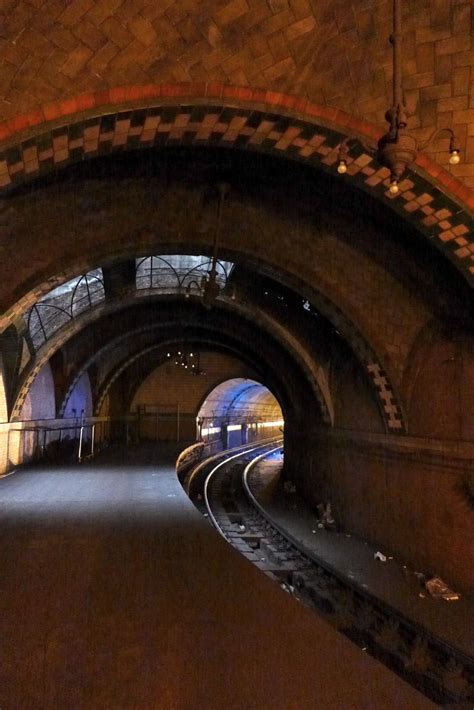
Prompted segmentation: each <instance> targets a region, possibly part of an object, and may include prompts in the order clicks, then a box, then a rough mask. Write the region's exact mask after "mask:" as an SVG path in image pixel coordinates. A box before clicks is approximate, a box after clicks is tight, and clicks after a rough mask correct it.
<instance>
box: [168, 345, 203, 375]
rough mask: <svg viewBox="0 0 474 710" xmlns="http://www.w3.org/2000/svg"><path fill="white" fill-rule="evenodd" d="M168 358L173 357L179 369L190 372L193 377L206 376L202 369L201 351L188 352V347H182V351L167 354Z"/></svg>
mask: <svg viewBox="0 0 474 710" xmlns="http://www.w3.org/2000/svg"><path fill="white" fill-rule="evenodd" d="M167 356H168V357H170V356H171V357H173V362H174V364H175V365H177V366H178V367H182V368H183V369H184V370H189V372H190V374H192V375H205V374H206V373H205V371H204V370H202V369H201V355H200V352H199V351H196V350H194V349H193V351H192V352H188V349H187V347H183V346H181V349H180V350H177V351H175V352H174V353H173V352H170V353H167Z"/></svg>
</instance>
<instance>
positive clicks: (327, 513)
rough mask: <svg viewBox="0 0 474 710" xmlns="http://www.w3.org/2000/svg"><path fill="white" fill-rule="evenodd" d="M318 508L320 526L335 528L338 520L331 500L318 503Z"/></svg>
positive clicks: (327, 528) (328, 528) (329, 528)
mask: <svg viewBox="0 0 474 710" xmlns="http://www.w3.org/2000/svg"><path fill="white" fill-rule="evenodd" d="M316 510H317V511H318V528H320V529H322V528H324V529H326V530H335V529H336V521H335V520H334V517H333V514H332V509H331V503H330V501H328V502H327V503H318V505H317V506H316Z"/></svg>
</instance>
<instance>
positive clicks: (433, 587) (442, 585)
mask: <svg viewBox="0 0 474 710" xmlns="http://www.w3.org/2000/svg"><path fill="white" fill-rule="evenodd" d="M425 588H426V589H427V590H428V592H429V593H430V594H431V596H432V597H433V598H434V599H444V600H445V601H447V602H454V601H457V600H458V599H459V598H460V596H461V595H460V594H458V593H457V592H454V591H453V590H452V589H450V588H449V587H448V585H447V584H446V582H443V580H442V579H441V577H431V579H428V580H427V581H426V582H425Z"/></svg>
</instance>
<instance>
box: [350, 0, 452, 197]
mask: <svg viewBox="0 0 474 710" xmlns="http://www.w3.org/2000/svg"><path fill="white" fill-rule="evenodd" d="M390 42H391V44H392V46H393V105H392V107H391V108H389V109H388V110H387V111H386V113H385V119H386V121H387V122H388V124H389V128H388V130H387V132H386V133H385V134H384V135H383V136H382V137H381V138H380V139H379V141H378V143H377V144H376V145H371V144H370V143H367V142H365V141H364V140H363V139H362V138H360V137H357V136H348V137H347V138H345V139H344V140H343V141H342V143H341V145H340V146H339V163H338V166H337V171H338V173H339V174H340V175H343V174H344V173H345V172H347V165H348V158H349V145H350V143H351V142H355V141H357V142H359V143H360V144H361V145H362V146H363V147H364V150H366V151H367V152H368V153H369V154H371V155H373V156H374V157H375V159H376V160H377V162H378V163H380V165H383V166H384V167H386V168H388V169H389V170H390V187H389V191H390V193H391V194H392V195H396V194H397V193H398V191H399V182H400V179H401V177H402V176H403V174H404V172H405V170H406V169H407V167H408V165H410V164H411V163H413V162H414V161H415V160H416V156H417V154H418V151H419V150H424V149H425V148H427V147H428V146H429V145H430V144H431V143H432V141H433V140H434V139H435V138H436V137H437V136H438V135H439V134H440V133H442V132H447V133H449V134H450V137H451V139H450V143H449V153H450V158H449V162H450V164H451V165H457V164H458V163H459V162H460V160H461V156H460V152H461V151H460V146H459V142H458V140H457V138H456V136H455V134H454V132H453V130H452V129H451V128H439V129H436V130H435V131H433V134H432V135H431V136H430V137H429V138H428V140H426V141H423V142H421V143H418V142H417V140H416V138H415V136H413V135H412V133H411V132H410V131H408V130H407V113H406V108H405V105H404V103H403V90H402V8H401V0H393V32H392V34H391V36H390Z"/></svg>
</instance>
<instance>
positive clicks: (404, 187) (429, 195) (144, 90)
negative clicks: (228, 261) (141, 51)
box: [0, 82, 474, 285]
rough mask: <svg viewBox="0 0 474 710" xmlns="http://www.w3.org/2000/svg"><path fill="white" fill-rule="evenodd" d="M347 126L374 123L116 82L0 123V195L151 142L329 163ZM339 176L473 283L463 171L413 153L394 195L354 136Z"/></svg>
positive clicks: (309, 108)
mask: <svg viewBox="0 0 474 710" xmlns="http://www.w3.org/2000/svg"><path fill="white" fill-rule="evenodd" d="M348 134H354V135H359V136H363V137H365V138H370V139H372V140H373V139H376V138H377V137H378V131H377V130H376V129H375V127H374V126H373V125H371V124H368V123H366V122H364V121H361V120H360V119H356V118H354V117H352V116H350V115H348V114H346V113H344V112H343V111H341V110H339V109H334V108H329V107H325V106H318V105H316V104H313V103H311V102H310V101H309V100H307V99H304V98H301V97H297V96H291V95H287V94H281V93H277V92H272V91H262V90H256V89H251V88H248V87H236V86H227V85H224V84H221V83H218V82H211V83H181V84H179V83H178V84H156V85H155V84H151V85H146V86H128V87H118V88H115V89H110V90H107V91H103V92H96V93H90V94H84V95H81V96H78V97H76V98H71V99H67V100H64V101H59V102H55V103H49V104H45V105H44V106H43V107H41V108H40V109H38V110H37V111H34V112H32V113H29V114H25V115H22V116H17V117H16V118H14V119H10V120H9V121H5V122H3V123H0V194H1V193H2V192H3V194H4V195H6V194H8V192H9V191H10V190H11V188H12V187H14V186H15V185H18V184H21V183H22V182H24V181H25V180H26V181H27V180H31V179H34V178H35V177H37V176H38V175H43V174H46V173H48V172H51V171H54V170H58V169H61V168H62V167H65V166H67V165H70V164H71V163H74V162H77V161H81V160H84V159H85V158H88V157H94V156H97V155H106V154H110V153H114V152H122V151H124V150H132V149H133V150H136V149H138V148H148V147H151V146H156V145H176V144H190V145H201V144H202V145H212V146H226V147H233V148H238V149H246V150H254V151H262V152H270V153H273V154H276V155H279V156H282V157H286V158H290V159H292V160H298V161H301V162H305V163H307V164H309V165H311V166H314V167H316V168H318V169H322V170H334V169H335V163H336V162H337V146H338V145H339V143H340V141H341V139H342V138H343V137H345V136H346V135H348ZM341 179H344V180H349V181H350V182H351V184H353V185H355V186H356V187H358V188H361V189H363V190H365V191H367V192H369V193H370V194H372V195H374V196H375V197H376V198H377V199H380V200H383V201H386V202H387V205H388V206H389V207H390V208H392V209H393V210H395V211H396V212H397V213H399V214H400V215H401V216H402V217H403V218H404V219H406V220H407V221H409V222H410V223H411V224H412V225H413V226H414V227H415V228H416V229H417V230H418V231H419V232H421V233H422V234H423V235H424V236H425V238H427V239H428V240H430V241H432V243H433V244H435V245H436V247H437V248H438V249H439V250H440V251H441V252H443V253H444V255H445V256H446V257H447V258H448V259H450V260H451V261H452V262H453V263H454V264H455V265H456V267H457V268H458V269H459V270H460V271H461V272H462V274H463V276H464V277H465V278H466V279H467V281H468V282H469V283H470V284H471V285H473V284H474V233H473V210H474V193H473V191H472V190H470V189H469V188H468V187H466V186H465V185H464V184H463V183H462V182H461V181H460V180H458V179H457V178H455V177H453V176H452V175H451V174H450V173H449V172H447V171H446V170H444V169H443V168H441V167H440V166H439V165H438V164H436V163H434V162H433V161H432V160H430V159H429V158H427V156H426V155H424V154H422V153H420V154H419V155H418V158H417V161H416V164H415V165H414V166H413V167H412V169H410V170H408V171H407V174H406V177H405V179H404V180H403V181H402V182H401V184H400V192H399V194H398V195H395V196H393V195H391V194H390V193H389V192H388V170H387V169H386V168H381V167H379V166H377V165H376V164H374V162H373V160H372V158H371V157H370V156H369V155H367V153H365V152H364V149H363V147H362V145H360V144H355V145H354V147H353V148H352V149H351V162H350V165H349V167H348V171H347V175H346V176H345V177H344V178H341Z"/></svg>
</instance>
